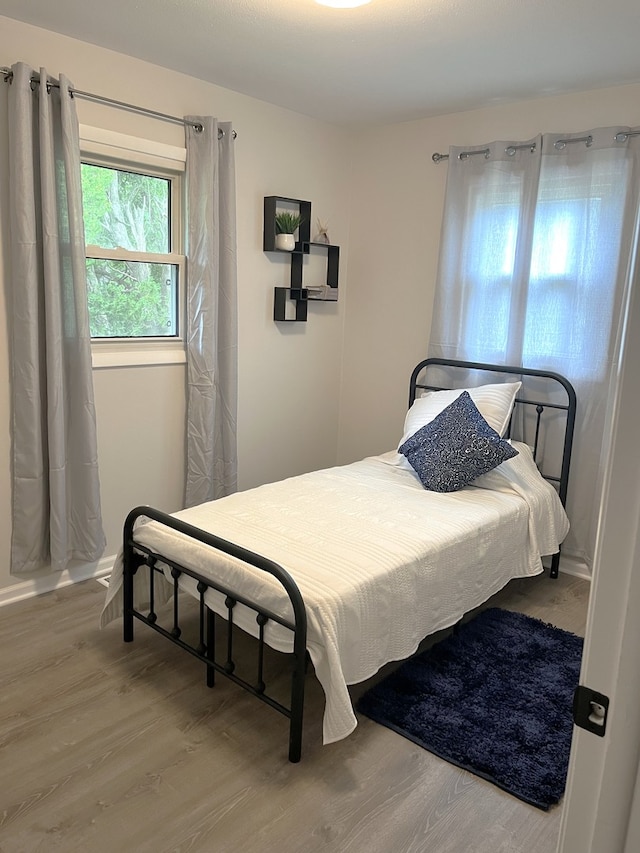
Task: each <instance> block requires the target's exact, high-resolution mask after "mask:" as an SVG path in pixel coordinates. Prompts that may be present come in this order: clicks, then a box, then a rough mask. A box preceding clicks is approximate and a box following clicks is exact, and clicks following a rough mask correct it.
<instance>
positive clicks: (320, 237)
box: [313, 219, 331, 246]
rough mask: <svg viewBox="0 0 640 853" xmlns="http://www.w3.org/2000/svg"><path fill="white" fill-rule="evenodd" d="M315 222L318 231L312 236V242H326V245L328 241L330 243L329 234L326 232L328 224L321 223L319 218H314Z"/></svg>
mask: <svg viewBox="0 0 640 853" xmlns="http://www.w3.org/2000/svg"><path fill="white" fill-rule="evenodd" d="M316 223H317V228H318V232H317V234H316V236H315V237H314V238H313V242H314V243H326V244H327V246H328V245H329V243H331V240H330V239H329V234H328V233H327V231H328V228H329V224H328V223H323V222H321V221H320V220H319V219H316Z"/></svg>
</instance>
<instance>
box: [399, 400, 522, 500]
mask: <svg viewBox="0 0 640 853" xmlns="http://www.w3.org/2000/svg"><path fill="white" fill-rule="evenodd" d="M398 449H399V450H400V453H402V454H403V455H404V456H406V457H407V459H408V460H409V464H410V465H411V467H412V468H413V469H414V470H415V472H416V474H417V475H418V476H419V477H420V480H421V481H422V485H423V486H424V487H425V488H426V489H429V490H430V491H432V492H457V491H458V489H462V488H463V487H464V486H468V485H469V483H471V482H472V481H473V480H475V479H476V477H479V476H480V475H481V474H486V473H487V472H488V471H492V470H493V469H494V468H497V467H498V465H500V463H501V462H504V461H505V460H506V459H511V458H512V457H513V456H517V455H518V451H517V450H515V449H514V448H513V447H512V446H511V445H510V444H509V442H508V441H505V440H504V439H502V438H500V436H499V435H498V433H497V432H496V431H495V430H494V429H492V428H491V427H490V426H489V424H488V423H487V422H486V421H485V419H484V418H483V417H482V415H481V414H480V412H479V411H478V408H477V406H476V404H475V403H474V402H473V400H472V399H471V397H470V396H469V394H468V393H467V392H466V391H463V392H462V394H460V396H459V397H457V398H456V399H455V400H454V401H453V403H451V404H450V405H449V406H447V408H446V409H443V411H442V412H440V414H439V415H436V417H435V418H434V419H433V420H432V421H430V423H428V424H426V425H425V426H423V427H421V428H420V429H419V430H418V431H417V432H416V433H414V434H413V435H412V436H411V438H408V439H407V440H406V441H405V442H404V444H402V445H401V446H400V447H399V448H398Z"/></svg>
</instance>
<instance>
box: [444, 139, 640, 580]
mask: <svg viewBox="0 0 640 853" xmlns="http://www.w3.org/2000/svg"><path fill="white" fill-rule="evenodd" d="M633 134H634V131H633V130H632V129H630V128H623V127H613V128H599V129H597V130H590V131H587V132H584V133H572V134H561V133H558V134H549V135H545V136H543V137H537V138H536V139H532V140H528V141H527V142H513V141H502V142H493V143H491V144H489V145H483V146H477V147H474V148H473V149H461V148H455V147H454V148H451V149H450V152H449V164H448V170H449V171H448V176H447V195H446V202H445V212H444V219H443V235H442V245H441V254H440V264H439V274H438V284H437V289H436V299H435V305H434V315H433V322H432V328H431V336H430V345H429V350H430V355H433V356H443V357H446V358H464V359H468V360H471V361H486V362H494V363H498V364H512V365H518V364H521V365H523V366H525V367H534V368H543V369H548V370H553V371H556V372H558V373H561V374H563V375H565V376H566V377H567V378H568V379H570V380H571V382H572V383H573V384H574V386H575V389H576V394H577V398H578V417H577V426H576V440H575V444H574V454H573V459H572V464H571V474H570V481H569V492H568V514H569V517H570V520H571V533H570V534H569V537H568V538H567V542H566V545H565V547H564V549H563V550H564V553H569V554H572V555H573V556H575V557H576V558H577V559H578V560H579V561H580V562H582V563H584V564H586V565H587V566H588V567H590V566H591V562H592V556H593V548H594V536H595V531H596V515H597V511H598V505H599V490H600V482H601V475H602V471H601V466H600V460H601V455H602V441H603V433H604V427H605V418H606V414H607V407H608V395H609V390H610V384H611V380H612V377H613V374H614V370H615V365H616V361H617V357H618V342H619V334H620V327H621V322H622V316H623V309H624V305H625V303H626V300H627V298H628V293H629V287H630V271H631V267H632V264H633V262H634V258H635V253H636V243H637V233H638V204H639V194H640V135H633ZM470 151H472V152H473V153H469V152H470ZM480 151H482V152H486V153H476V152H480Z"/></svg>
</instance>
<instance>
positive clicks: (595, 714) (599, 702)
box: [573, 684, 609, 737]
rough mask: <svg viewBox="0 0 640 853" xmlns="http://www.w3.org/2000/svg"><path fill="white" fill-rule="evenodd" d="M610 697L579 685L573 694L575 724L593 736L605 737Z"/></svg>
mask: <svg viewBox="0 0 640 853" xmlns="http://www.w3.org/2000/svg"><path fill="white" fill-rule="evenodd" d="M608 713H609V697H608V696H605V695H604V694H603V693H597V692H596V691H595V690H592V689H591V688H590V687H584V686H583V685H582V684H579V685H578V686H577V687H576V692H575V693H574V694H573V722H574V723H575V724H576V726H580V728H581V729H586V730H587V731H588V732H591V734H594V735H599V737H604V733H605V731H606V729H607V715H608Z"/></svg>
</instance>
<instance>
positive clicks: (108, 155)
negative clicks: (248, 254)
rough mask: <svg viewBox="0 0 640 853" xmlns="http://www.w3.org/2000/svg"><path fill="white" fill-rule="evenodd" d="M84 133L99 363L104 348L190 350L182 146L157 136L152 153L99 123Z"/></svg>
mask: <svg viewBox="0 0 640 853" xmlns="http://www.w3.org/2000/svg"><path fill="white" fill-rule="evenodd" d="M83 131H84V133H83ZM81 136H82V137H83V139H82V143H81V144H82V152H83V153H82V197H83V214H84V225H85V243H86V256H87V301H88V307H89V324H90V330H91V337H92V340H93V344H94V363H95V361H96V359H95V354H96V351H97V352H98V353H102V354H104V353H105V352H110V353H111V354H113V353H114V351H115V352H122V351H124V350H128V351H129V352H131V351H136V352H137V353H138V356H137V357H138V358H139V356H140V353H141V352H145V351H149V352H151V353H153V352H155V353H156V354H157V352H158V348H159V347H165V348H166V347H167V346H168V347H176V346H178V347H179V348H180V350H182V349H183V343H182V338H183V329H182V315H183V312H182V303H183V291H184V258H183V256H182V255H181V254H180V252H181V249H182V222H181V203H180V201H181V190H182V186H181V184H182V170H183V169H184V157H182V158H180V152H181V149H172V148H171V147H170V146H160V145H158V144H157V143H153V142H149V144H148V149H149V150H148V151H147V150H145V149H146V148H147V146H146V145H145V140H142V139H135V138H133V137H125V136H122V135H120V134H113V133H108V132H106V131H97V130H95V129H91V128H81ZM87 137H88V138H87ZM158 149H161V156H158ZM167 150H169V154H170V156H169V157H167V156H163V155H166V151H167ZM176 151H177V152H178V155H177V158H176V155H175V153H174V152H176ZM156 360H163V359H156V357H155V356H153V355H152V356H151V357H148V358H143V359H142V363H149V362H151V363H153V362H155V361H156ZM171 360H173V359H171ZM178 360H179V359H178ZM109 363H110V364H112V363H114V362H113V361H110V362H109ZM118 363H120V362H118ZM123 363H129V362H127V361H126V359H125V360H124V362H123ZM136 363H140V362H139V361H138V362H136Z"/></svg>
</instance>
